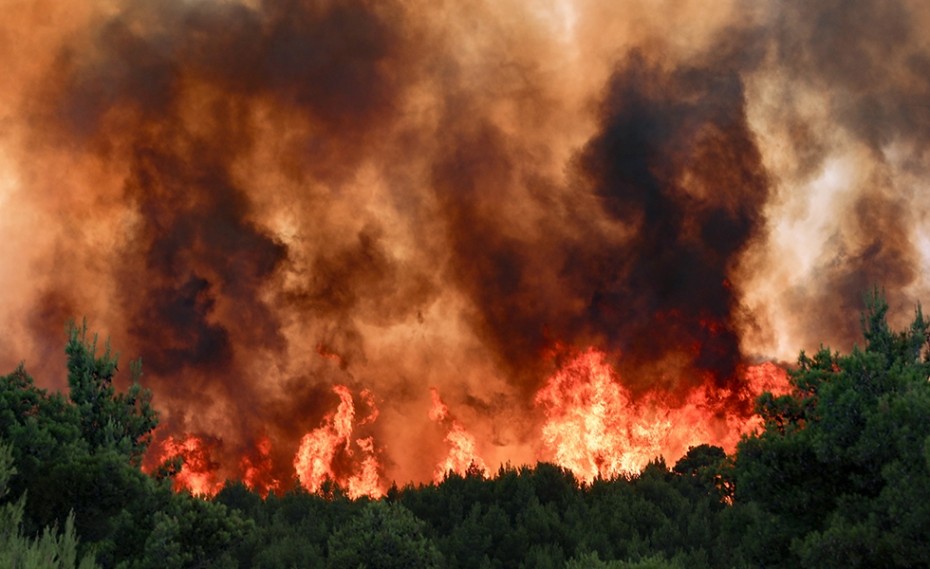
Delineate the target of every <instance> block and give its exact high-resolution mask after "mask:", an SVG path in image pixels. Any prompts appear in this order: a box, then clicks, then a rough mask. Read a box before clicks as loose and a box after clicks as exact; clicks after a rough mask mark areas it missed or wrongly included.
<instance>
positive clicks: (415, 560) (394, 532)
mask: <svg viewBox="0 0 930 569" xmlns="http://www.w3.org/2000/svg"><path fill="white" fill-rule="evenodd" d="M424 525H425V524H424V523H423V522H422V521H421V520H419V519H418V518H417V517H416V516H414V515H413V513H411V512H410V510H408V509H407V508H405V507H404V506H402V505H401V504H397V503H393V504H392V503H387V502H383V501H378V502H370V503H369V504H367V505H366V506H365V508H364V509H363V510H362V511H361V512H360V513H359V515H358V516H357V517H355V518H354V519H352V520H350V521H349V522H348V523H347V524H346V525H344V526H342V527H340V528H338V529H337V530H336V531H335V532H334V533H333V535H332V537H330V539H329V563H328V566H329V567H330V568H333V569H342V568H345V569H358V568H365V569H392V568H397V569H402V568H403V569H417V568H420V569H427V568H433V567H435V568H438V567H444V566H445V565H444V563H443V558H442V555H441V554H440V553H439V550H438V549H437V548H436V546H435V545H434V544H433V542H432V541H431V540H429V539H428V538H427V537H425V536H424Z"/></svg>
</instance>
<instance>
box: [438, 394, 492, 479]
mask: <svg viewBox="0 0 930 569" xmlns="http://www.w3.org/2000/svg"><path fill="white" fill-rule="evenodd" d="M430 397H431V398H432V402H433V403H432V406H431V407H430V410H429V418H430V420H431V421H435V422H437V423H446V424H448V425H449V431H448V433H446V438H445V440H446V442H447V443H449V453H448V454H447V455H446V457H445V458H444V459H443V460H442V461H440V462H439V464H437V465H436V472H435V474H434V476H433V479H434V480H435V481H436V482H442V480H443V478H445V476H446V474H448V473H449V472H455V473H457V474H461V475H463V476H464V475H465V474H471V473H480V474H481V475H482V476H484V477H485V478H487V477H488V476H490V470H489V469H488V465H487V464H485V462H484V460H483V459H482V458H481V457H480V456H478V452H477V450H476V447H477V443H476V441H475V437H474V435H472V434H471V433H469V432H468V431H466V430H465V427H463V426H462V425H461V423H459V422H458V421H456V420H455V418H454V417H452V415H451V414H450V413H449V408H448V407H447V406H446V404H445V403H443V401H442V398H441V397H440V396H439V391H438V390H437V389H436V388H435V387H431V388H430Z"/></svg>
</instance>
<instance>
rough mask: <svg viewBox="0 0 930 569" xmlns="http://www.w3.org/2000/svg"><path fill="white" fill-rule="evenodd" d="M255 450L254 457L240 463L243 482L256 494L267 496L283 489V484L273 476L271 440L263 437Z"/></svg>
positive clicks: (246, 458) (248, 456)
mask: <svg viewBox="0 0 930 569" xmlns="http://www.w3.org/2000/svg"><path fill="white" fill-rule="evenodd" d="M255 450H256V453H255V454H254V455H251V456H250V455H246V456H243V457H242V460H241V461H240V467H241V468H242V481H243V482H244V483H245V485H246V486H248V487H249V488H250V489H252V490H254V491H255V492H258V493H259V494H261V495H262V496H267V495H268V493H269V492H272V491H275V490H279V489H280V488H281V482H280V481H279V480H277V479H276V478H273V477H272V476H271V469H272V461H271V439H269V438H268V437H261V438H260V439H259V440H258V444H257V445H256V448H255Z"/></svg>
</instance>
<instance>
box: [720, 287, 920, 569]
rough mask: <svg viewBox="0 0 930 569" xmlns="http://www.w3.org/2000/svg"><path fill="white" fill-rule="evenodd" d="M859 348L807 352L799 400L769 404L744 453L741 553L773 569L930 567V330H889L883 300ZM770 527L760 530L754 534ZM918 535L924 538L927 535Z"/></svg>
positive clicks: (739, 496) (871, 313)
mask: <svg viewBox="0 0 930 569" xmlns="http://www.w3.org/2000/svg"><path fill="white" fill-rule="evenodd" d="M867 300H868V308H867V310H866V312H865V313H864V314H863V317H862V324H863V335H864V337H865V340H866V343H865V347H864V349H859V348H855V349H854V350H853V351H852V353H851V354H849V355H848V356H840V355H839V354H835V353H831V352H830V351H829V350H826V349H821V350H820V351H819V352H818V353H817V354H815V355H814V356H813V357H808V356H807V355H806V354H804V353H803V352H802V353H801V356H800V358H799V360H798V368H797V370H796V371H795V372H794V373H793V374H792V381H793V384H794V386H795V392H794V393H792V394H791V395H787V396H784V397H779V398H775V397H771V396H766V397H763V398H761V399H760V402H759V409H760V412H761V414H762V416H763V418H764V419H765V430H764V431H763V432H762V433H761V434H760V435H758V436H755V437H749V438H747V439H745V440H744V441H743V442H741V443H740V445H739V447H738V453H737V456H736V461H735V467H734V477H735V483H736V493H735V499H736V506H737V508H739V509H740V511H741V512H742V513H743V514H745V515H748V516H749V518H750V519H749V520H747V521H748V523H745V524H744V527H746V528H754V531H753V533H751V534H747V538H748V539H747V540H746V543H747V544H748V547H747V548H746V554H747V556H748V558H749V559H750V560H751V561H753V562H755V563H760V564H763V565H766V566H772V567H778V566H781V567H879V566H882V567H911V566H914V565H915V564H920V563H923V562H926V560H927V559H930V544H928V542H927V540H926V534H925V531H926V528H927V527H930V505H928V504H930V470H928V464H927V460H926V448H927V445H928V444H930V383H928V377H930V362H928V360H927V351H926V348H927V345H928V329H930V326H928V321H927V320H926V319H925V318H924V316H923V313H922V310H921V309H920V307H919V306H918V308H917V310H916V312H915V318H914V321H913V323H912V324H911V326H910V327H909V328H908V329H906V330H904V331H902V332H894V331H892V330H891V328H890V326H889V325H888V322H887V320H886V318H887V311H888V305H887V303H886V302H885V300H884V298H883V297H882V296H881V295H880V294H879V293H877V292H874V291H873V293H871V294H870V295H869V297H868V299H867ZM760 528H764V531H758V530H759V529H760ZM921 528H923V529H921Z"/></svg>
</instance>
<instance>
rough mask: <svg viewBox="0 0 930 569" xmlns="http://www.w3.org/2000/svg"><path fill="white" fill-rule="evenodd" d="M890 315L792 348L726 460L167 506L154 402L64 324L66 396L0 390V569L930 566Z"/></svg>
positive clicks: (514, 471)
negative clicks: (853, 334)
mask: <svg viewBox="0 0 930 569" xmlns="http://www.w3.org/2000/svg"><path fill="white" fill-rule="evenodd" d="M887 313H888V305H887V303H886V302H885V300H884V299H883V298H882V296H881V295H878V294H874V295H872V296H870V297H869V303H868V307H867V309H866V310H865V312H864V313H863V314H862V315H861V324H862V332H863V342H862V345H861V346H857V347H854V348H853V349H852V350H851V351H850V353H848V354H840V353H837V352H834V351H832V350H830V349H829V348H826V347H822V348H821V349H820V350H818V351H817V352H816V353H813V354H807V353H804V352H801V353H800V356H799V357H798V359H797V362H796V364H795V365H794V366H793V367H792V369H791V371H790V377H791V383H792V388H793V390H792V392H791V393H790V394H788V395H784V396H779V397H775V396H773V395H771V394H763V395H762V396H761V397H760V398H759V399H758V400H757V403H756V405H757V412H758V413H759V414H760V416H761V417H762V419H763V421H764V426H763V427H762V428H760V429H759V430H757V431H756V432H755V433H754V434H752V435H749V436H745V437H744V438H743V439H742V440H741V442H740V443H739V445H738V446H737V449H736V452H734V453H732V454H731V455H727V454H726V453H724V451H723V450H722V449H721V448H719V447H713V446H708V445H702V446H698V447H694V448H691V449H690V451H689V452H688V453H687V455H686V456H684V457H683V458H682V459H681V460H679V461H678V462H677V463H676V464H674V465H669V464H666V463H665V462H663V461H662V460H661V459H657V460H655V461H653V462H652V463H650V464H649V465H648V466H647V467H646V468H645V469H644V470H643V471H642V472H641V473H639V474H636V475H631V476H622V477H618V478H614V479H598V480H595V481H594V482H593V483H591V484H581V483H580V482H579V481H578V480H576V479H575V477H574V476H573V475H572V473H571V472H570V471H567V470H565V469H562V468H559V467H557V466H554V465H551V464H546V463H539V464H536V465H534V466H520V467H512V466H505V467H501V468H500V469H499V470H498V471H497V472H496V474H495V475H493V476H491V477H489V478H485V477H484V476H482V473H480V472H469V473H467V474H466V475H464V476H462V475H458V474H455V473H450V474H449V475H447V476H446V477H445V479H444V480H443V481H442V482H441V483H438V484H427V485H407V486H404V487H398V486H396V485H395V486H393V487H391V488H390V490H389V491H388V493H387V495H386V496H385V497H384V498H382V499H380V500H370V499H367V498H360V499H357V500H350V499H349V498H348V497H347V496H346V494H345V492H344V490H343V489H341V488H339V487H338V486H336V485H329V486H326V487H324V489H323V490H322V491H321V492H319V493H315V494H311V493H308V492H307V491H305V490H302V489H301V488H300V486H299V485H298V486H297V487H296V488H294V489H291V490H288V491H285V492H282V493H280V494H275V493H271V494H269V495H268V496H267V497H264V498H263V497H262V496H260V495H259V494H256V493H254V492H252V491H251V490H249V488H248V487H246V486H245V485H244V484H243V483H242V482H239V481H228V482H227V483H226V485H225V487H224V488H223V489H222V490H221V491H220V492H219V493H218V494H217V495H216V496H214V497H212V498H210V499H204V498H202V497H195V496H191V495H190V494H189V493H185V492H180V493H177V492H174V491H173V490H172V484H171V482H172V477H173V476H174V475H176V474H177V472H178V469H179V468H181V467H182V465H181V464H180V463H179V462H177V461H175V462H173V463H172V462H168V463H165V464H164V465H163V467H162V468H160V469H159V470H158V471H157V472H155V473H151V474H146V473H144V472H143V471H142V470H141V468H140V465H141V461H142V457H143V455H144V453H145V451H146V448H147V444H148V443H149V442H150V437H151V433H152V430H153V429H154V428H155V427H156V426H157V416H156V413H155V412H154V408H153V406H152V400H151V394H150V392H148V391H147V390H146V389H144V388H143V387H142V386H141V385H140V383H139V381H133V382H132V386H131V387H130V388H129V389H127V390H126V391H120V390H118V389H117V388H116V387H114V383H113V379H114V376H115V374H116V372H117V366H116V358H115V357H114V356H113V355H112V353H111V351H110V349H109V346H105V347H103V346H98V345H97V341H96V339H95V338H94V337H93V336H92V335H88V332H87V329H86V326H85V327H72V328H71V331H70V336H69V341H68V343H67V348H66V353H67V359H68V369H67V373H68V385H69V389H68V392H67V393H50V392H48V391H46V390H43V389H40V388H38V387H37V386H36V385H35V383H34V381H33V379H32V377H31V376H30V375H29V374H28V372H27V371H26V369H25V368H24V367H23V366H22V365H20V366H19V367H18V368H17V369H15V370H13V371H12V372H11V373H9V374H8V375H5V376H2V377H0V567H14V568H33V567H42V568H45V567H54V568H59V567H60V568H72V567H80V568H81V569H88V568H94V567H104V568H125V569H143V568H207V567H215V568H237V567H240V568H246V567H256V568H267V569H273V568H281V569H288V568H297V567H327V568H352V569H355V568H359V567H367V568H388V567H407V568H410V567H413V568H416V567H422V568H427V567H452V568H476V569H477V568H482V569H483V568H496V567H501V568H504V567H514V568H527V569H530V568H539V569H543V568H561V567H565V568H568V569H580V568H613V569H619V568H640V569H647V568H685V567H687V568H710V567H732V568H744V567H745V568H748V567H766V568H769V567H770V568H778V567H783V568H794V567H811V568H814V567H816V568H831V567H836V568H840V567H842V568H849V567H919V566H927V563H928V561H927V560H930V540H928V539H927V533H926V531H927V528H928V527H930V382H928V379H930V354H928V348H930V344H928V339H930V319H927V318H926V317H925V316H924V315H923V313H922V311H921V309H920V307H919V306H918V307H917V309H916V310H915V315H914V318H913V320H912V323H911V324H910V326H909V327H907V328H905V329H903V330H893V329H892V328H891V327H890V326H889V323H888V318H887V317H888V314H887ZM130 371H131V373H132V374H133V378H135V379H138V378H139V377H140V374H141V370H140V368H139V366H138V365H133V366H131V370H130Z"/></svg>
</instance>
